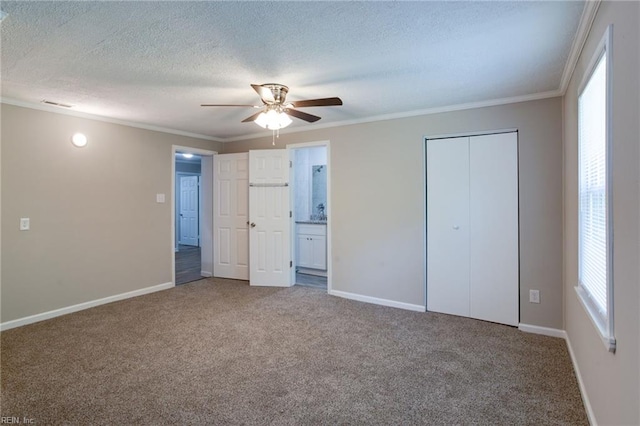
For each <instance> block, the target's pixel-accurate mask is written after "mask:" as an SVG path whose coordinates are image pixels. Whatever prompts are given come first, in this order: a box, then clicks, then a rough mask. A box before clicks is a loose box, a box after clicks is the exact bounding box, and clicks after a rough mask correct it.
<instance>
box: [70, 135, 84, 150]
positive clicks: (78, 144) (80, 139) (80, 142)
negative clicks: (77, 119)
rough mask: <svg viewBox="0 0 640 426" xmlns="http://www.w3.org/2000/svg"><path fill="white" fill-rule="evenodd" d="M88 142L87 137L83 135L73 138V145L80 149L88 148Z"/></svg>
mask: <svg viewBox="0 0 640 426" xmlns="http://www.w3.org/2000/svg"><path fill="white" fill-rule="evenodd" d="M87 142H88V141H87V137H86V136H85V135H83V134H82V133H76V134H75V135H73V136H72V137H71V143H72V144H73V145H74V146H76V147H78V148H82V147H84V146H86V145H87Z"/></svg>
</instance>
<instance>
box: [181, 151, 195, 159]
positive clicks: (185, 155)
mask: <svg viewBox="0 0 640 426" xmlns="http://www.w3.org/2000/svg"><path fill="white" fill-rule="evenodd" d="M182 156H183V157H184V158H193V154H191V153H188V152H183V153H182Z"/></svg>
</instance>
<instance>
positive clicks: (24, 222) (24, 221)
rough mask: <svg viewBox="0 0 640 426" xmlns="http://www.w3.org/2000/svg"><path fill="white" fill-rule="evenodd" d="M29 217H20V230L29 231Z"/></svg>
mask: <svg viewBox="0 0 640 426" xmlns="http://www.w3.org/2000/svg"><path fill="white" fill-rule="evenodd" d="M29 222H30V221H29V218H28V217H21V218H20V230H21V231H28V230H29V226H30V224H29Z"/></svg>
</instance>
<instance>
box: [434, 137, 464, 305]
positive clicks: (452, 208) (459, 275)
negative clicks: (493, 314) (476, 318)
mask: <svg viewBox="0 0 640 426" xmlns="http://www.w3.org/2000/svg"><path fill="white" fill-rule="evenodd" d="M427 259H428V261H427V310H429V311H434V312H442V313H446V314H453V315H461V316H469V313H470V310H469V138H450V139H434V140H429V141H428V143H427Z"/></svg>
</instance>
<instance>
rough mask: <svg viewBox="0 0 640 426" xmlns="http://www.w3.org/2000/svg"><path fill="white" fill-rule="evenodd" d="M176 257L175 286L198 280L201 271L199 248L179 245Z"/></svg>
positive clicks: (200, 277) (200, 276)
mask: <svg viewBox="0 0 640 426" xmlns="http://www.w3.org/2000/svg"><path fill="white" fill-rule="evenodd" d="M175 256H176V285H180V284H186V283H189V282H191V281H196V280H200V279H202V278H203V276H202V275H201V274H200V271H201V254H200V247H198V246H186V245H183V244H180V245H179V246H178V251H177V252H176V254H175Z"/></svg>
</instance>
